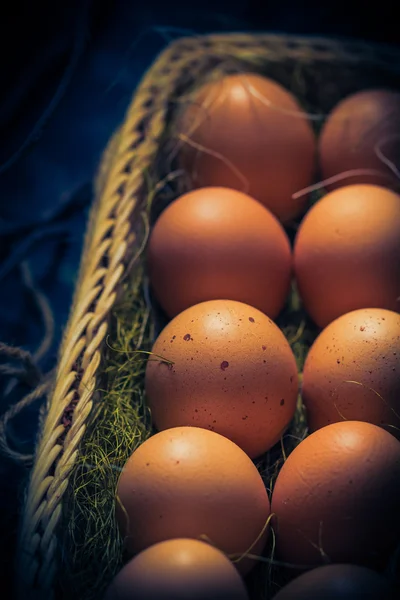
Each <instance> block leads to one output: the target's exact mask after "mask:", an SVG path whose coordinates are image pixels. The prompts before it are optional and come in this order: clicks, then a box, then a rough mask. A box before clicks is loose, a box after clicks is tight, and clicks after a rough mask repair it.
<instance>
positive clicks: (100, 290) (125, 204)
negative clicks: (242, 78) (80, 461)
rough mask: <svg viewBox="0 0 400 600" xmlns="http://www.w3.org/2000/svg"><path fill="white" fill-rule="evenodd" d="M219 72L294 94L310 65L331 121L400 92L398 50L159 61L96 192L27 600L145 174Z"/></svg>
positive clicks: (309, 91) (129, 257)
mask: <svg viewBox="0 0 400 600" xmlns="http://www.w3.org/2000/svg"><path fill="white" fill-rule="evenodd" d="M222 63H223V64H224V65H226V69H227V71H229V70H232V69H233V70H237V69H238V67H239V68H242V69H243V68H247V69H250V70H253V71H254V70H255V71H260V72H262V73H265V74H266V75H269V76H271V77H273V78H275V79H276V80H278V81H280V82H281V83H282V84H283V85H285V86H286V87H288V88H290V87H291V81H292V80H293V77H294V76H295V73H296V72H297V69H298V66H299V65H300V66H301V65H309V66H310V67H312V69H310V70H309V73H312V74H311V75H309V76H308V79H307V78H305V79H304V80H303V81H302V87H303V90H304V93H303V94H302V95H303V98H301V99H302V100H303V102H305V103H306V106H307V107H308V108H309V109H310V110H311V111H313V112H317V111H318V112H321V111H322V112H324V113H326V112H327V111H329V109H330V108H331V107H332V106H333V105H334V104H335V103H336V102H337V101H338V100H339V99H340V98H342V97H343V96H344V95H346V94H348V93H351V92H354V91H357V90H358V89H361V88H364V87H368V86H376V85H382V86H386V85H387V86H390V87H400V51H396V50H393V49H391V48H386V47H376V46H371V45H370V44H365V43H359V42H356V43H354V42H351V41H347V40H346V41H332V40H326V39H318V38H312V39H305V38H298V37H288V36H281V35H247V34H230V35H225V34H224V35H211V36H205V37H193V38H184V39H180V40H178V41H176V42H174V43H172V44H171V45H170V46H169V47H167V49H166V50H165V51H164V52H163V53H162V54H161V56H160V57H159V58H158V59H157V60H156V61H155V63H154V65H153V66H152V67H151V69H150V70H149V72H148V73H147V74H146V75H145V77H144V78H143V80H142V82H141V83H140V85H139V87H138V88H137V90H136V93H135V95H134V97H133V100H132V103H131V105H130V107H129V109H128V111H127V114H126V118H125V121H124V123H123V124H122V126H121V128H120V130H119V131H118V132H117V134H116V135H115V136H114V138H113V139H112V140H111V142H110V144H109V146H108V148H107V150H106V152H105V154H104V157H103V161H102V165H101V169H100V172H99V176H98V179H97V183H96V190H95V192H96V199H95V202H94V206H93V209H92V212H91V217H90V221H89V224H88V229H87V236H86V243H85V247H84V253H83V257H82V264H81V269H80V276H79V279H78V284H77V287H76V293H75V298H74V302H73V306H72V310H71V315H70V318H69V322H68V326H67V328H66V331H65V335H64V339H63V342H62V345H61V349H60V354H59V361H58V367H57V372H56V376H55V380H54V384H53V387H52V391H51V394H50V395H49V397H48V401H47V405H46V414H45V416H44V418H43V422H42V425H41V431H40V434H39V439H38V444H37V449H36V456H35V461H34V466H33V468H32V472H31V476H30V481H29V486H28V489H27V492H26V499H25V504H24V507H23V513H22V517H21V524H20V536H19V547H18V554H17V575H16V585H17V589H18V598H19V599H21V600H22V599H23V600H30V599H32V598H35V599H37V600H51V598H53V597H55V593H54V582H55V580H56V578H57V571H58V568H59V561H60V558H59V556H60V555H59V553H58V551H56V550H57V546H58V533H59V528H58V526H59V523H60V516H61V512H62V506H63V499H64V498H65V492H66V490H67V489H68V486H69V485H71V482H70V475H71V472H72V469H73V467H74V464H75V462H76V460H77V457H78V456H79V451H80V442H81V440H82V438H83V436H84V435H85V429H86V424H87V420H88V417H89V414H90V413H91V411H92V409H93V406H94V400H95V389H96V387H97V386H98V381H99V378H100V377H101V372H100V371H101V357H102V353H103V352H104V347H105V338H106V334H107V330H108V327H109V321H110V318H111V317H112V311H113V306H114V305H115V302H116V299H117V296H118V291H119V289H120V284H121V281H122V280H123V278H124V277H125V276H126V274H127V272H128V269H134V268H135V261H134V256H135V252H136V250H137V247H138V244H140V243H141V240H140V234H139V233H138V230H137V228H136V227H135V223H136V220H137V218H138V214H139V212H138V211H140V210H141V207H142V206H143V202H144V197H145V193H144V185H145V182H144V173H145V172H146V171H147V170H148V168H149V166H150V165H152V164H154V163H155V161H156V159H157V156H158V150H159V147H160V143H161V140H162V139H163V134H164V132H165V129H166V126H167V124H168V120H169V115H170V112H169V111H170V106H171V101H173V100H174V99H175V98H176V97H177V95H179V94H181V93H182V91H183V90H185V88H186V86H188V85H190V84H191V82H193V81H194V80H197V81H198V80H199V78H201V77H204V76H206V75H207V73H209V72H210V70H211V69H213V68H214V67H215V66H217V65H221V64H222ZM97 399H98V398H97ZM100 400H101V398H100ZM71 402H72V404H71ZM71 406H74V412H73V419H72V424H69V425H68V426H66V425H65V419H64V418H63V417H64V416H65V411H66V409H67V408H69V410H70V408H71ZM100 406H101V403H100Z"/></svg>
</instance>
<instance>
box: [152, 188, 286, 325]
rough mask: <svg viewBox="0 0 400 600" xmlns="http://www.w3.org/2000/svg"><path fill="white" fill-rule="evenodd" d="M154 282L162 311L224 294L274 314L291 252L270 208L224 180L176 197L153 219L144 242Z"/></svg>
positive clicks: (278, 308)
mask: <svg viewBox="0 0 400 600" xmlns="http://www.w3.org/2000/svg"><path fill="white" fill-rule="evenodd" d="M147 258H148V268H149V277H150V282H151V285H152V289H153V291H154V293H155V296H156V297H157V299H158V301H159V303H160V305H161V306H162V308H163V309H164V311H165V312H166V313H167V314H168V316H170V317H173V316H175V315H177V314H178V313H180V312H182V310H184V309H185V308H188V307H189V306H193V305H194V304H198V303H199V302H203V301H206V300H214V299H219V298H229V299H230V300H238V301H240V302H245V303H246V304H251V306H255V307H256V308H258V309H259V310H261V311H262V312H265V314H267V315H268V316H269V317H271V318H272V319H274V318H275V317H276V316H277V315H278V313H279V312H280V311H281V310H282V308H283V306H284V304H285V301H286V297H287V295H288V292H289V288H290V280H291V276H292V252H291V248H290V242H289V239H288V236H287V235H286V233H285V230H284V229H283V227H282V225H281V224H280V223H279V221H278V220H277V219H276V217H274V215H273V214H272V213H271V212H270V211H269V210H267V209H266V208H265V207H264V206H262V205H261V204H260V203H259V202H256V200H254V199H253V198H250V196H248V195H247V194H243V193H241V192H238V191H236V190H230V189H227V188H201V189H199V190H194V191H192V192H189V193H187V194H184V195H183V196H180V197H179V198H177V199H176V200H175V201H174V202H172V204H170V205H169V206H168V207H167V208H166V209H165V210H164V211H163V212H162V214H161V215H160V217H159V218H158V219H157V221H156V223H155V225H154V227H153V230H152V232H151V235H150V239H149V245H148V252H147Z"/></svg>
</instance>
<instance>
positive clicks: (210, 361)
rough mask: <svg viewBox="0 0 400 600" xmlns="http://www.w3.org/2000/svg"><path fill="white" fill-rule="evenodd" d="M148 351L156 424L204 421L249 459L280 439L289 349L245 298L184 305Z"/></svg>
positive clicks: (291, 376)
mask: <svg viewBox="0 0 400 600" xmlns="http://www.w3.org/2000/svg"><path fill="white" fill-rule="evenodd" d="M152 352H153V353H154V354H155V355H156V356H155V358H154V359H153V360H149V361H148V363H147V368H146V396H147V402H148V405H149V406H150V409H151V414H152V419H153V423H154V424H155V426H156V428H157V429H159V430H160V429H167V428H169V427H177V426H180V425H194V426H196V427H204V428H208V429H210V430H212V431H216V432H217V433H221V434H222V435H225V436H226V437H227V438H229V439H231V440H232V441H233V442H235V443H236V444H238V446H240V447H241V448H242V449H243V450H244V451H245V452H246V453H247V454H248V455H249V456H250V457H251V458H254V457H256V456H259V455H260V454H262V453H263V452H265V451H266V450H268V449H269V448H271V447H272V446H273V445H274V444H275V443H276V442H278V441H279V439H280V438H281V436H282V434H283V432H284V431H285V429H286V428H287V426H288V425H289V423H290V421H291V419H292V417H293V415H294V411H295V408H296V401H297V393H298V374H297V367H296V361H295V358H294V356H293V353H292V351H291V348H290V346H289V344H288V342H287V340H286V338H285V337H284V335H283V333H282V332H281V330H280V329H279V328H278V327H277V326H276V325H275V323H274V322H273V321H271V319H269V318H268V317H266V316H265V315H264V314H263V313H261V312H260V311H258V310H256V309H255V308H253V307H251V306H248V305H247V304H242V303H241V302H234V301H231V300H211V301H209V302H202V303H201V304H197V305H195V306H192V307H190V308H188V309H187V310H185V311H184V312H182V313H180V314H179V315H178V316H177V317H175V318H174V319H173V320H172V321H170V323H169V324H168V325H167V326H166V327H165V328H164V330H163V331H162V332H161V334H160V335H159V337H158V339H157V340H156V342H155V344H154V346H153V349H152ZM160 356H161V357H163V358H165V359H166V361H170V363H169V364H168V362H166V361H163V360H162V359H157V357H160Z"/></svg>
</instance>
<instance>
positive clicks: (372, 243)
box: [294, 185, 400, 327]
mask: <svg viewBox="0 0 400 600" xmlns="http://www.w3.org/2000/svg"><path fill="white" fill-rule="evenodd" d="M294 268H295V275H296V280H297V285H298V289H299V293H300V296H301V298H302V300H303V303H304V307H305V309H306V310H307V312H308V313H309V315H310V316H311V318H312V319H313V320H314V321H315V323H317V325H319V326H320V327H325V326H326V325H328V323H330V322H331V321H333V320H334V319H336V318H337V317H339V316H340V315H343V314H345V313H346V312H350V311H351V310H356V309H358V308H386V309H389V310H394V311H399V309H400V196H398V195H397V194H395V193H394V192H392V191H390V190H387V189H385V188H383V187H379V186H375V185H349V186H347V187H343V188H340V189H337V190H335V191H333V192H330V193H329V194H327V195H326V196H324V197H323V198H322V199H321V200H319V201H318V202H317V203H316V204H314V206H313V207H312V208H311V209H310V210H309V212H308V213H307V215H306V216H305V218H304V219H303V221H302V222H301V224H300V227H299V230H298V232H297V235H296V240H295V244H294Z"/></svg>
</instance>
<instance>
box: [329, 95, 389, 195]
mask: <svg viewBox="0 0 400 600" xmlns="http://www.w3.org/2000/svg"><path fill="white" fill-rule="evenodd" d="M319 160H320V165H321V171H322V177H323V179H327V178H330V177H334V176H336V175H338V174H341V173H345V172H347V171H354V170H356V171H357V172H358V171H359V170H362V171H365V170H368V171H372V172H371V173H366V172H363V173H361V172H360V173H359V174H358V175H357V176H354V175H353V176H350V175H349V176H348V177H345V178H340V179H339V180H337V181H335V182H332V183H331V184H329V185H328V186H327V187H328V189H330V190H333V189H335V188H337V187H341V186H343V185H349V184H356V183H370V184H376V185H382V186H385V187H394V188H395V189H397V190H399V189H400V179H399V177H398V176H396V175H395V173H394V172H393V170H392V169H391V168H390V167H389V166H388V163H387V161H388V160H389V161H390V162H391V163H392V166H394V167H395V168H397V169H399V168H400V93H398V92H394V91H390V90H379V89H376V90H375V89H374V90H363V91H361V92H358V93H356V94H352V95H351V96H348V97H347V98H345V99H344V100H342V101H341V102H340V103H339V104H338V105H337V106H336V107H335V108H334V110H333V111H332V112H331V114H330V115H329V117H328V119H327V121H326V122H325V125H324V127H323V129H322V132H321V136H320V140H319Z"/></svg>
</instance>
